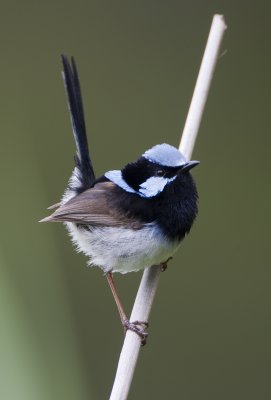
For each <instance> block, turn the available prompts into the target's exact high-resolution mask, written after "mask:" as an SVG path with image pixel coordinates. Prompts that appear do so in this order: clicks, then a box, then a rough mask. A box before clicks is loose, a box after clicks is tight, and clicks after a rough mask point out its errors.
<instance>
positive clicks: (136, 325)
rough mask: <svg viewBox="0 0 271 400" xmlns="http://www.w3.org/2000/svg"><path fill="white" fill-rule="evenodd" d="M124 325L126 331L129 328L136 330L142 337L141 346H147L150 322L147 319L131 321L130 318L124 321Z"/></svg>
mask: <svg viewBox="0 0 271 400" xmlns="http://www.w3.org/2000/svg"><path fill="white" fill-rule="evenodd" d="M123 326H124V330H125V332H126V331H127V330H130V331H132V332H135V333H136V334H137V335H138V336H139V337H140V338H141V346H145V344H146V343H147V337H148V332H146V329H147V328H148V326H149V323H148V322H146V321H133V322H130V321H129V320H128V319H126V320H125V321H123Z"/></svg>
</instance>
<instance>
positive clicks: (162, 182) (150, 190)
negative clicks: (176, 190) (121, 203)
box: [138, 176, 176, 197]
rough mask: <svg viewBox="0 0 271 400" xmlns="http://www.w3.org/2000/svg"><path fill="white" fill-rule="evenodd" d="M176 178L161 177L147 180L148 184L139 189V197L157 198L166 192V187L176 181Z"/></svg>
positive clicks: (145, 183) (142, 184)
mask: <svg viewBox="0 0 271 400" xmlns="http://www.w3.org/2000/svg"><path fill="white" fill-rule="evenodd" d="M174 179H176V176H174V177H173V178H163V177H159V176H152V177H151V178H149V179H147V180H146V182H143V183H141V185H140V189H139V193H138V194H139V195H140V196H142V197H154V196H157V195H158V194H159V193H161V192H162V191H163V190H164V187H165V186H166V185H167V184H168V183H170V182H172V181H174Z"/></svg>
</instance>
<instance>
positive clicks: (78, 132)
mask: <svg viewBox="0 0 271 400" xmlns="http://www.w3.org/2000/svg"><path fill="white" fill-rule="evenodd" d="M61 59H62V64H63V72H62V76H63V79H64V83H65V88H66V93H67V98H68V106H69V111H70V117H71V123H72V130H73V136H74V139H75V143H76V156H75V163H76V167H77V171H76V172H77V174H76V175H77V179H76V181H77V185H76V187H73V189H75V190H76V191H77V192H78V193H80V192H82V191H84V190H86V189H89V188H90V187H92V186H93V183H94V181H95V174H94V170H93V166H92V162H91V160H90V157H89V151H88V141H87V134H86V125H85V118H84V109H83V102H82V95H81V89H80V83H79V78H78V73H77V68H76V64H75V60H74V58H73V57H72V58H71V63H69V61H68V58H67V57H66V56H64V55H62V56H61Z"/></svg>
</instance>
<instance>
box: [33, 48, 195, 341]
mask: <svg viewBox="0 0 271 400" xmlns="http://www.w3.org/2000/svg"><path fill="white" fill-rule="evenodd" d="M61 59H62V66H63V70H62V77H63V80H64V86H65V89H66V95H67V101H68V108H69V113H70V118H71V125H72V132H73V136H74V140H75V144H76V154H75V156H74V160H75V167H74V169H73V172H72V175H71V178H70V180H69V183H68V187H67V189H66V190H65V192H64V194H63V196H62V199H61V201H60V202H59V203H57V204H54V205H53V206H50V207H49V209H52V210H54V211H53V212H52V214H51V215H50V216H48V217H46V218H44V219H42V220H41V221H40V222H62V223H64V224H65V226H66V228H67V230H68V233H69V235H70V237H71V240H72V242H73V244H74V246H75V248H76V250H77V251H78V252H82V253H84V254H85V255H86V256H87V257H88V265H89V266H97V267H99V268H101V270H102V271H103V273H104V274H105V276H106V278H107V281H108V283H109V286H110V288H111V291H112V294H113V296H114V299H115V302H116V305H117V308H118V311H119V314H120V318H121V322H122V325H123V327H124V330H125V331H127V330H132V331H133V332H135V333H136V334H138V336H140V338H141V341H142V345H144V344H145V343H146V339H147V336H148V332H147V328H148V322H147V321H129V320H128V318H127V316H126V314H125V312H124V308H123V306H122V304H121V301H120V298H119V295H118V293H117V289H116V286H115V282H114V279H113V274H114V273H121V274H126V273H128V272H132V271H140V270H143V269H144V268H146V267H150V266H152V265H160V266H161V267H163V269H165V267H166V265H167V262H168V260H169V259H171V258H172V255H173V254H174V253H175V252H176V251H177V249H178V248H179V247H180V244H181V242H182V240H183V239H184V237H185V236H186V235H187V234H188V233H189V231H190V229H191V227H192V225H193V222H194V220H195V218H196V216H197V213H198V192H197V188H196V184H195V181H194V179H193V177H192V175H191V173H190V170H191V169H192V168H194V167H195V166H196V165H198V164H199V161H189V160H187V159H186V157H185V156H184V155H183V154H182V153H181V152H180V151H179V150H178V149H177V148H176V147H174V146H172V145H170V144H167V143H162V144H156V145H154V146H153V147H151V148H150V149H148V150H146V151H144V152H143V153H142V155H141V156H140V157H139V158H138V159H137V160H136V161H133V162H130V163H128V164H126V165H125V166H124V167H123V168H122V169H121V170H110V171H107V172H105V173H104V174H103V175H102V176H100V177H98V178H97V177H96V175H95V172H94V168H93V164H92V161H91V157H90V153H89V147H88V139H87V133H86V124H85V117H84V109H83V101H82V94H81V87H80V82H79V77H78V72H77V67H76V63H75V59H74V58H73V57H71V58H70V59H69V58H68V57H66V56H64V55H62V56H61Z"/></svg>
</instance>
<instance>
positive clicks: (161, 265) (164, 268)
mask: <svg viewBox="0 0 271 400" xmlns="http://www.w3.org/2000/svg"><path fill="white" fill-rule="evenodd" d="M172 259H173V257H169V258H168V259H167V260H166V261H164V262H161V263H160V269H161V272H164V271H165V270H166V269H167V263H168V262H169V261H170V260H172Z"/></svg>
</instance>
